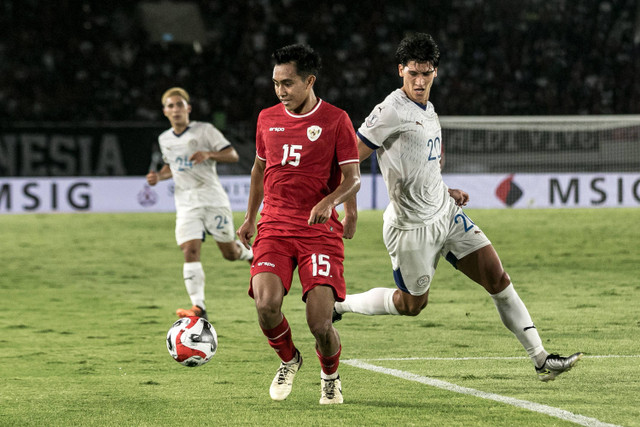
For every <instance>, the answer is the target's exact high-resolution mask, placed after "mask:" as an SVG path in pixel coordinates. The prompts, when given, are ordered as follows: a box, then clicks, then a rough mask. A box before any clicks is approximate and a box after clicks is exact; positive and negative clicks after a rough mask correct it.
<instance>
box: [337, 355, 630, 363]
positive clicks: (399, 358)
mask: <svg viewBox="0 0 640 427" xmlns="http://www.w3.org/2000/svg"><path fill="white" fill-rule="evenodd" d="M638 357H640V354H631V355H619V354H602V355H593V356H582V358H583V359H609V358H613V359H617V358H638ZM524 359H526V360H529V358H528V357H526V356H513V357H501V356H495V357H493V356H480V357H380V358H376V359H353V360H358V361H361V360H369V361H384V360H392V361H393V360H396V361H403V360H409V361H411V360H444V361H447V360H449V361H458V360H524ZM340 362H341V363H347V362H349V360H341V361H340Z"/></svg>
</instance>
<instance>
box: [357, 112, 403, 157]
mask: <svg viewBox="0 0 640 427" xmlns="http://www.w3.org/2000/svg"><path fill="white" fill-rule="evenodd" d="M399 124H400V119H399V118H398V113H397V112H396V110H395V108H392V107H390V106H389V105H385V104H384V103H383V104H378V105H376V106H375V107H374V109H373V111H371V113H370V114H369V116H368V117H367V118H366V119H365V121H364V122H363V123H362V125H360V128H359V129H358V137H359V138H360V139H361V140H362V142H364V143H365V145H367V146H368V147H369V148H371V149H373V150H377V149H378V148H380V147H381V146H382V144H383V143H384V141H386V140H387V138H389V136H391V135H392V134H393V133H394V132H395V131H396V130H397V129H398V126H399Z"/></svg>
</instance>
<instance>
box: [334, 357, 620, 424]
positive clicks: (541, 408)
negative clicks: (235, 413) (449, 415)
mask: <svg viewBox="0 0 640 427" xmlns="http://www.w3.org/2000/svg"><path fill="white" fill-rule="evenodd" d="M469 359H471V360H476V359H492V360H493V359H496V358H408V359H376V360H469ZM497 359H502V358H497ZM342 363H345V364H347V365H350V366H354V367H356V368H361V369H366V370H368V371H372V372H377V373H380V374H386V375H391V376H394V377H397V378H401V379H405V380H408V381H415V382H418V383H421V384H426V385H430V386H432V387H437V388H440V389H443V390H448V391H452V392H454V393H460V394H467V395H470V396H475V397H479V398H481V399H488V400H493V401H496V402H500V403H505V404H507V405H512V406H515V407H518V408H523V409H527V410H529V411H533V412H538V413H540V414H545V415H549V416H551V417H556V418H559V419H561V420H565V421H569V422H572V423H576V424H579V425H582V426H588V427H620V426H617V425H616V424H608V423H604V422H602V421H600V420H598V419H596V418H590V417H585V416H583V415H578V414H574V413H573V412H569V411H565V410H564V409H559V408H554V407H552V406H547V405H542V404H539V403H535V402H529V401H526V400H520V399H515V398H512V397H507V396H502V395H499V394H495V393H487V392H484V391H480V390H475V389H472V388H468V387H462V386H459V385H456V384H452V383H448V382H446V381H442V380H437V379H435V378H429V377H423V376H421V375H416V374H412V373H411V372H405V371H400V370H398V369H391V368H384V367H381V366H376V365H372V364H370V363H367V362H363V361H362V360H358V359H349V360H343V361H342Z"/></svg>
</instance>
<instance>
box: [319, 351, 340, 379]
mask: <svg viewBox="0 0 640 427" xmlns="http://www.w3.org/2000/svg"><path fill="white" fill-rule="evenodd" d="M340 352H342V346H340V348H339V349H338V352H337V353H336V354H334V355H333V356H323V355H321V354H320V352H319V351H318V349H317V348H316V354H317V355H318V359H320V366H321V367H322V372H324V373H325V374H327V375H332V374H335V373H336V372H337V371H338V365H339V364H340Z"/></svg>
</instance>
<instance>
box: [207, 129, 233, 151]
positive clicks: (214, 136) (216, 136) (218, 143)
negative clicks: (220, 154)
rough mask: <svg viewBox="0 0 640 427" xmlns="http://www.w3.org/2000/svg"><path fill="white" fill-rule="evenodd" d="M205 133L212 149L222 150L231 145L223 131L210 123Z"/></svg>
mask: <svg viewBox="0 0 640 427" xmlns="http://www.w3.org/2000/svg"><path fill="white" fill-rule="evenodd" d="M204 135H205V139H206V141H207V144H209V146H210V147H211V150H212V151H221V150H224V149H225V148H227V147H230V146H231V143H230V142H229V140H228V139H227V138H225V136H224V135H223V134H222V132H220V131H219V130H218V129H216V128H215V127H214V126H213V125H212V124H210V123H207V124H206V125H205V128H204Z"/></svg>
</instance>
